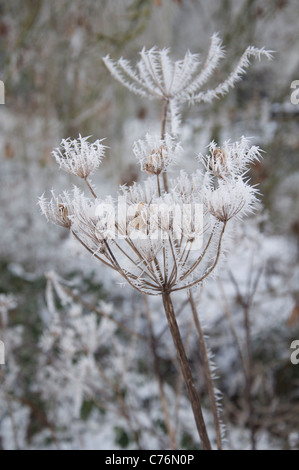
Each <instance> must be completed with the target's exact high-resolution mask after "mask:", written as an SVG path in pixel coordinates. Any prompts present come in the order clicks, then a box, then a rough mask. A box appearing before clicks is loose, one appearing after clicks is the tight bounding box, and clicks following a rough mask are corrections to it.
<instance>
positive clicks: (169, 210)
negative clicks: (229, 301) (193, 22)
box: [39, 35, 271, 450]
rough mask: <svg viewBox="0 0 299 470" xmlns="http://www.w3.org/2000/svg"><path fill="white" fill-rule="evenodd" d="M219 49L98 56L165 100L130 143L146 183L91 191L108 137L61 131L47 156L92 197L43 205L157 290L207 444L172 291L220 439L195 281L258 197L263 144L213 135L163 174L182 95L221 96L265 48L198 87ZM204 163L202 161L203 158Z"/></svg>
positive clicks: (127, 276)
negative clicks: (186, 303) (190, 324)
mask: <svg viewBox="0 0 299 470" xmlns="http://www.w3.org/2000/svg"><path fill="white" fill-rule="evenodd" d="M223 56H224V49H223V47H222V43H221V41H220V39H219V37H218V36H217V35H214V36H213V37H212V40H211V45H210V49H209V52H208V54H207V58H206V60H205V62H204V63H203V65H202V67H201V69H200V61H199V57H198V55H195V54H191V53H190V52H187V54H186V55H185V57H184V59H183V60H180V61H176V62H173V61H172V60H171V59H170V56H169V50H168V49H163V50H158V49H156V48H153V49H150V50H149V51H146V50H145V49H143V50H142V51H141V59H140V61H139V62H138V63H137V65H136V67H135V68H133V67H132V66H131V65H130V63H129V62H128V61H126V60H125V59H119V60H118V61H117V62H114V61H112V60H111V59H110V58H109V57H106V58H104V62H105V64H106V65H107V67H108V69H109V70H110V72H111V73H112V75H113V76H114V77H115V78H117V79H118V80H119V81H120V82H121V83H122V84H124V85H125V86H126V87H128V88H129V89H130V90H131V91H133V92H134V93H136V94H138V95H141V96H144V97H146V98H158V99H160V100H161V101H162V102H163V104H164V110H163V118H162V122H161V135H160V136H152V135H146V136H145V138H144V139H143V140H138V141H137V142H135V144H134V146H133V152H134V154H135V156H136V158H137V160H138V162H139V165H140V170H141V172H143V173H146V174H147V177H146V178H145V179H144V181H143V182H142V183H134V184H133V185H132V186H130V187H127V186H122V187H120V190H119V196H118V199H117V200H115V199H113V198H112V197H110V196H108V197H106V198H105V199H100V198H99V197H97V194H96V189H95V188H94V186H93V184H92V182H91V180H90V176H91V174H92V173H93V172H94V171H95V170H96V169H97V168H98V167H99V165H100V163H101V160H102V158H103V156H104V152H105V146H104V145H103V144H102V142H101V141H100V140H97V141H95V142H94V143H90V141H89V138H86V137H85V138H82V137H81V136H79V138H78V139H76V140H71V139H63V140H62V142H61V145H60V147H59V148H58V149H56V150H54V152H53V155H54V157H55V159H56V161H57V162H58V164H59V165H60V167H61V168H62V169H64V170H66V171H67V172H70V173H72V174H74V175H76V176H78V177H79V178H81V179H83V180H84V181H85V183H86V184H87V186H88V188H89V191H90V193H91V195H92V198H89V197H86V196H85V194H84V193H83V192H82V191H81V190H80V189H79V188H78V187H74V188H73V190H72V191H65V192H63V193H62V194H60V195H58V196H56V195H55V193H54V191H52V198H51V199H50V200H48V199H45V197H44V196H41V198H40V200H39V204H40V207H41V210H42V213H43V214H44V215H45V216H46V218H47V220H48V221H51V222H53V223H55V224H56V225H60V226H62V227H65V228H66V229H68V230H70V232H71V233H72V234H73V236H74V237H75V238H76V239H77V240H78V242H79V243H81V245H83V247H84V248H85V249H86V250H88V251H89V252H90V253H91V254H92V256H93V257H94V258H96V259H97V260H99V261H100V262H102V263H104V264H105V265H106V266H107V267H109V268H111V269H113V270H114V271H116V272H117V273H119V274H120V276H122V277H123V278H124V280H125V281H126V282H127V283H128V284H130V285H131V286H132V287H133V288H135V289H136V290H137V291H139V292H140V293H142V294H146V295H160V296H161V297H162V301H163V306H164V310H165V314H166V317H167V320H168V325H169V329H170V333H171V335H172V339H173V342H174V345H175V348H176V352H177V356H178V360H179V364H180V368H181V372H182V375H183V378H184V381H185V385H186V389H187V392H188V396H189V399H190V402H191V406H192V410H193V414H194V418H195V422H196V426H197V430H198V434H199V437H200V440H201V444H202V448H203V449H206V450H208V449H211V443H210V439H209V436H208V433H207V428H206V425H205V421H204V417H203V413H202V407H201V403H200V400H199V396H198V393H197V391H196V387H195V381H194V377H193V374H192V371H191V368H190V365H189V362H188V358H187V354H186V350H185V347H184V344H183V340H182V336H181V332H180V329H179V326H178V323H177V319H176V314H175V309H174V305H173V302H172V293H174V292H177V291H182V290H186V291H187V292H188V294H189V299H190V303H191V307H192V312H193V316H194V320H195V326H196V330H197V333H198V336H199V341H200V345H201V351H202V353H203V357H204V362H205V368H206V370H205V373H206V378H207V381H208V389H209V394H210V399H211V403H212V410H213V416H214V422H215V428H216V436H217V447H218V448H219V449H221V429H220V419H219V410H218V407H217V399H216V393H215V390H214V387H213V376H212V373H211V369H210V367H209V357H208V353H207V350H206V348H205V345H204V335H203V333H202V330H201V326H200V323H199V320H198V317H197V314H196V309H195V302H194V299H193V297H192V288H194V287H196V286H200V285H201V284H202V283H203V281H204V280H205V279H206V278H208V277H209V276H210V275H211V274H212V273H213V272H214V271H215V268H216V266H217V264H218V262H219V259H220V256H221V253H222V251H223V248H222V247H223V237H224V233H225V229H226V227H227V224H228V222H229V221H230V220H231V219H233V218H239V219H241V218H242V217H243V216H244V215H246V214H247V213H249V212H251V211H252V210H253V208H254V205H255V203H256V195H257V190H256V188H254V187H252V186H250V184H249V180H248V177H247V170H248V167H249V165H250V164H252V163H253V162H254V161H256V160H258V159H259V158H260V156H261V150H260V149H259V148H258V147H256V146H252V145H250V141H249V140H248V139H246V138H245V137H242V138H241V139H240V140H239V141H238V142H235V143H231V142H225V143H224V144H223V145H222V146H219V145H218V144H216V143H215V142H211V143H210V145H209V147H208V154H207V155H205V156H204V155H201V154H200V155H199V156H198V160H199V168H198V169H197V170H196V171H195V172H194V173H193V174H191V175H188V174H187V173H186V172H185V171H184V170H183V169H182V170H181V171H180V172H179V174H178V176H177V177H175V178H171V179H168V169H169V168H170V167H171V166H172V165H173V164H174V163H175V162H177V161H178V159H179V156H180V155H181V154H182V152H183V150H182V148H181V146H180V144H179V143H178V142H177V140H176V136H177V134H178V128H179V124H180V108H181V106H182V104H184V103H189V104H190V103H191V104H192V103H200V102H211V101H212V100H213V99H216V98H219V97H221V96H223V95H225V94H226V93H227V92H228V91H229V89H230V88H232V87H233V86H234V85H235V83H236V82H237V81H238V80H239V79H240V78H241V76H242V75H243V74H244V73H245V70H246V68H247V67H248V66H249V63H250V62H249V59H250V57H257V58H260V57H261V56H265V57H267V58H270V57H271V55H270V53H269V52H268V51H266V50H264V49H257V48H255V47H248V48H247V49H246V51H245V52H244V54H243V55H242V57H241V59H240V60H239V63H238V64H237V66H236V68H235V69H234V70H233V71H232V72H231V73H230V75H229V76H228V78H227V79H226V80H224V81H223V82H222V83H220V84H218V85H217V86H216V87H215V88H213V89H209V90H206V91H203V90H202V87H203V85H205V84H206V83H207V82H208V81H209V80H210V78H211V76H212V74H213V72H214V71H215V69H216V68H217V66H218V64H219V61H220V59H221V58H223ZM200 165H201V167H200Z"/></svg>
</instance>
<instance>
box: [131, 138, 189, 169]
mask: <svg viewBox="0 0 299 470" xmlns="http://www.w3.org/2000/svg"><path fill="white" fill-rule="evenodd" d="M181 150H182V148H181V146H180V145H179V144H178V143H175V142H174V140H173V138H172V137H171V136H170V135H168V134H166V136H165V138H164V139H160V138H159V137H156V136H151V135H149V134H147V135H146V136H145V139H144V140H138V141H137V142H135V143H134V145H133V152H134V154H135V156H136V158H137V160H138V161H139V164H140V168H141V171H144V172H146V173H147V174H149V175H159V174H160V173H162V172H164V171H166V170H167V168H168V166H169V165H170V164H171V163H175V161H176V159H177V156H178V154H179V153H180V152H181Z"/></svg>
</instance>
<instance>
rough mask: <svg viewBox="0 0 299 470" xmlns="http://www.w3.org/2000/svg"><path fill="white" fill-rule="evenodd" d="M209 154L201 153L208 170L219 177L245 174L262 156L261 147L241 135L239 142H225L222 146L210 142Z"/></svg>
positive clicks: (200, 156) (200, 157) (201, 158)
mask: <svg viewBox="0 0 299 470" xmlns="http://www.w3.org/2000/svg"><path fill="white" fill-rule="evenodd" d="M208 148H209V152H210V154H209V155H206V156H203V155H199V159H200V160H202V161H203V162H204V163H205V167H206V170H207V171H208V172H210V173H212V174H213V175H214V176H216V177H218V178H223V179H225V178H228V177H231V176H233V175H244V174H245V173H246V172H247V171H248V169H249V165H250V164H251V163H253V162H254V161H257V160H259V159H260V158H261V153H262V151H261V149H260V148H259V147H257V146H255V145H252V146H251V145H250V140H249V139H248V138H246V137H241V139H240V140H239V141H237V142H233V143H231V142H230V141H226V142H224V144H223V146H222V147H221V148H220V147H218V146H217V144H216V142H214V141H213V142H211V143H210V144H209V147H208Z"/></svg>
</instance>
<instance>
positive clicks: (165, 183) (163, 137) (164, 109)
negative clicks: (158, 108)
mask: <svg viewBox="0 0 299 470" xmlns="http://www.w3.org/2000/svg"><path fill="white" fill-rule="evenodd" d="M168 107H169V101H168V100H165V101H164V108H163V117H162V124H161V139H162V140H164V139H165V134H166V122H167V113H168ZM163 185H164V190H165V192H166V193H168V179H167V173H166V171H164V172H163Z"/></svg>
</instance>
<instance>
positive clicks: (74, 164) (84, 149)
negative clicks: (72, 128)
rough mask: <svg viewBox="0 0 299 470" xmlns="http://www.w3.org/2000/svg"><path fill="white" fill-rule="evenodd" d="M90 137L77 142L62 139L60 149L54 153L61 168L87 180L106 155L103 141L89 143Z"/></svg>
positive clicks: (79, 139)
mask: <svg viewBox="0 0 299 470" xmlns="http://www.w3.org/2000/svg"><path fill="white" fill-rule="evenodd" d="M89 138H90V136H88V137H81V135H80V134H79V138H78V139H75V140H71V139H70V138H68V139H62V141H61V144H60V147H58V148H57V149H55V150H54V151H53V155H54V157H55V159H56V161H57V163H58V164H59V165H60V168H62V169H63V170H65V171H67V172H68V173H72V174H73V175H76V176H79V178H83V179H86V178H87V177H88V176H89V175H90V174H92V173H93V172H94V171H95V170H96V169H97V168H98V167H99V165H100V163H101V161H102V159H103V157H104V153H105V148H106V147H105V145H103V144H102V143H101V142H102V140H96V141H95V142H93V143H90V142H88V139H89Z"/></svg>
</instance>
